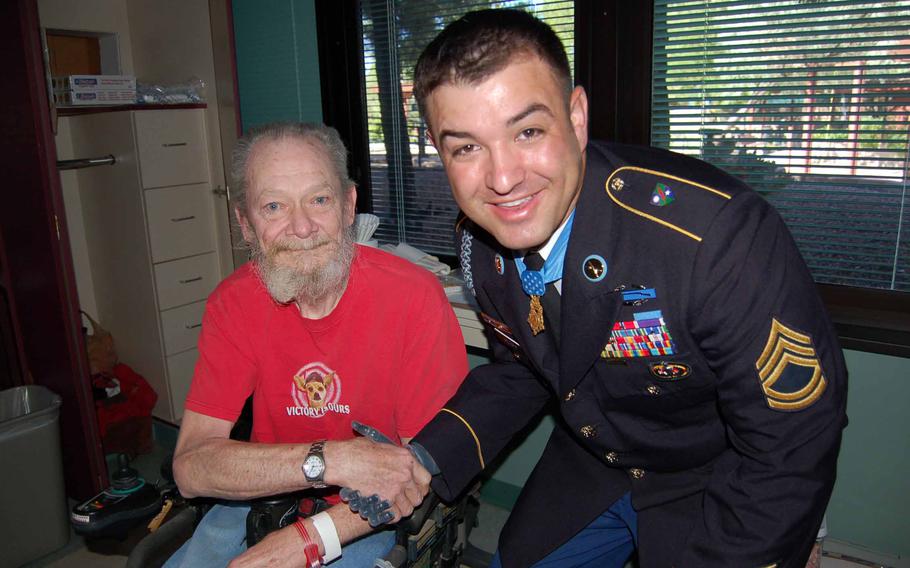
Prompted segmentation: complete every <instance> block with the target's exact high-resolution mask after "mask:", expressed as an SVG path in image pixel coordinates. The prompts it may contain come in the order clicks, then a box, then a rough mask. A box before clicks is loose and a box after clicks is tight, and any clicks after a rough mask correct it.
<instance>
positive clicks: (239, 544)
mask: <svg viewBox="0 0 910 568" xmlns="http://www.w3.org/2000/svg"><path fill="white" fill-rule="evenodd" d="M249 510H250V507H249V505H247V504H246V503H242V502H240V503H224V504H221V505H215V506H214V507H212V508H211V510H209V512H208V513H206V515H205V517H203V518H202V521H200V522H199V526H198V527H196V532H194V533H193V538H191V539H190V540H188V541H186V543H184V545H183V546H181V547H180V549H179V550H177V552H175V553H174V555H173V556H171V557H170V559H168V561H167V562H166V563H165V565H164V566H165V568H197V567H198V568H222V567H224V566H227V565H228V563H230V561H231V560H233V559H234V558H235V557H237V556H240V554H242V553H243V551H245V550H246V515H247V513H248V512H249ZM394 545H395V531H394V530H383V531H380V532H375V533H372V534H369V535H367V536H365V537H364V538H361V539H360V540H356V541H354V542H351V543H348V544H347V545H345V546H344V548H343V549H342V554H341V558H339V559H337V560H335V561H333V562H331V563H330V564H329V566H331V568H362V567H364V566H372V565H373V561H374V560H376V559H377V558H382V557H383V556H385V555H386V553H388V552H389V551H390V550H391V549H392V547H393V546H394Z"/></svg>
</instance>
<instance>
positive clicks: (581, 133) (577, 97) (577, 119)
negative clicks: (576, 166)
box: [569, 85, 588, 151]
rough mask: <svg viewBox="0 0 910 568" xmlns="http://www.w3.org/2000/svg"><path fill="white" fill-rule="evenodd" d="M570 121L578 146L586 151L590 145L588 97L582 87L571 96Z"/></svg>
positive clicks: (575, 89) (576, 89) (573, 91)
mask: <svg viewBox="0 0 910 568" xmlns="http://www.w3.org/2000/svg"><path fill="white" fill-rule="evenodd" d="M569 120H570V121H571V122H572V129H573V130H574V131H575V138H577V139H578V146H579V148H580V149H581V150H582V151H584V149H585V148H586V147H587V145H588V95H587V94H586V93H585V89H584V87H582V86H581V85H579V86H577V87H575V88H574V89H573V90H572V94H571V95H570V96H569Z"/></svg>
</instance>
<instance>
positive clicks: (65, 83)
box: [53, 75, 136, 91]
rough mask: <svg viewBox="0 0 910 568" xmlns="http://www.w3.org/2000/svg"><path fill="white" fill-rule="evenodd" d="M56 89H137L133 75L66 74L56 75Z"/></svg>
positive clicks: (54, 81)
mask: <svg viewBox="0 0 910 568" xmlns="http://www.w3.org/2000/svg"><path fill="white" fill-rule="evenodd" d="M53 83H54V90H55V91H103V90H105V91H128V90H132V91H135V90H136V77H134V76H133V75H65V76H63V77H54V78H53Z"/></svg>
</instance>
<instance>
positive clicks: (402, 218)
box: [361, 0, 575, 255]
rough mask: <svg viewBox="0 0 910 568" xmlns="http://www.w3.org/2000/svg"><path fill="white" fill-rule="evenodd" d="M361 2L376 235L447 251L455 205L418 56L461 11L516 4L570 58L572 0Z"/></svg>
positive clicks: (452, 251) (451, 252)
mask: <svg viewBox="0 0 910 568" xmlns="http://www.w3.org/2000/svg"><path fill="white" fill-rule="evenodd" d="M361 6H362V16H363V21H362V24H363V51H364V57H363V62H364V63H363V69H362V73H363V82H364V85H365V93H366V95H365V96H366V105H365V106H366V109H367V110H366V113H367V116H366V120H367V128H368V138H369V147H370V163H369V170H370V182H371V187H372V206H373V213H374V214H375V215H378V216H379V218H380V225H379V229H378V230H377V231H376V238H377V239H378V240H379V241H380V242H381V243H398V242H407V243H409V244H411V245H412V246H416V247H417V248H420V249H422V250H424V251H426V252H430V253H433V254H443V255H454V254H455V245H454V240H453V236H454V225H455V217H456V215H457V213H458V207H457V205H455V202H454V200H453V199H452V195H451V191H450V189H449V184H448V180H447V178H446V175H445V171H444V170H443V167H442V163H441V162H440V160H439V157H438V156H437V154H436V151H435V149H434V148H433V146H432V145H431V144H430V142H429V141H428V140H427V137H426V127H425V124H424V122H423V118H422V117H421V116H420V114H419V112H418V110H417V102H416V100H415V99H414V97H413V96H412V89H413V72H414V65H415V64H416V62H417V58H418V57H419V56H420V53H421V52H422V51H423V49H424V47H426V45H427V44H429V43H430V41H431V40H432V39H433V38H434V37H436V35H437V34H438V33H439V32H440V31H441V30H442V28H443V27H445V26H446V25H447V24H448V23H450V22H452V21H454V20H456V19H458V18H459V17H460V16H462V15H463V14H465V13H466V12H469V11H471V10H478V9H483V8H499V7H519V8H523V9H526V10H528V11H529V12H530V13H532V14H534V15H535V16H537V17H538V18H540V19H541V20H543V21H545V22H547V23H548V24H549V25H550V26H551V27H553V29H554V30H555V31H556V33H557V34H558V35H559V36H560V38H561V39H562V40H563V43H564V45H565V46H566V51H567V52H568V53H569V61H570V65H571V63H572V61H573V49H572V48H573V45H574V17H575V12H574V2H573V1H572V0H559V1H554V0H537V1H520V2H491V1H478V0H473V1H472V0H460V1H459V0H364V1H363V2H362V5H361Z"/></svg>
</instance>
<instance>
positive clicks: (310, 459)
mask: <svg viewBox="0 0 910 568" xmlns="http://www.w3.org/2000/svg"><path fill="white" fill-rule="evenodd" d="M324 447H325V440H319V441H318V442H313V443H312V444H311V445H310V451H309V453H307V455H306V459H305V460H303V464H302V465H301V466H300V469H302V470H303V475H304V477H306V480H307V481H309V482H310V483H312V484H313V487H315V488H316V489H322V488H323V487H325V486H326V485H325V457H324V456H323V455H322V450H323V448H324Z"/></svg>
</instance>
